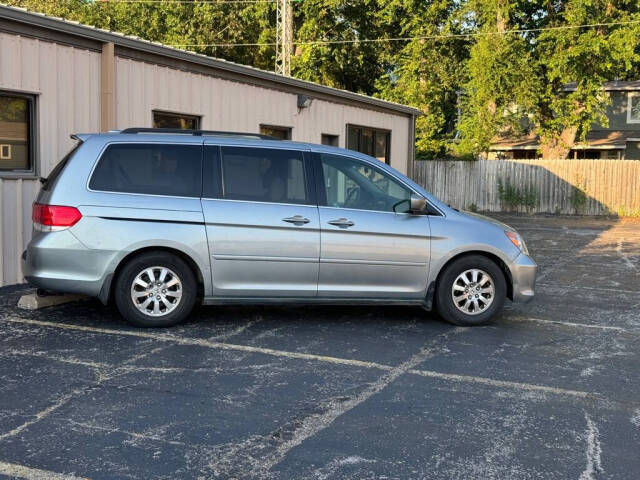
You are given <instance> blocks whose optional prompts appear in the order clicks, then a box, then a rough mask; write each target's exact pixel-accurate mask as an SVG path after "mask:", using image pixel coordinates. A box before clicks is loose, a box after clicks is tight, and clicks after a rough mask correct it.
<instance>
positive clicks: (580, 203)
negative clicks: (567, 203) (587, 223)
mask: <svg viewBox="0 0 640 480" xmlns="http://www.w3.org/2000/svg"><path fill="white" fill-rule="evenodd" d="M587 200H588V196H587V191H586V185H585V182H584V178H578V179H576V182H575V185H573V189H572V191H571V206H572V207H573V210H574V211H575V213H576V214H580V213H584V209H585V207H586V206H587Z"/></svg>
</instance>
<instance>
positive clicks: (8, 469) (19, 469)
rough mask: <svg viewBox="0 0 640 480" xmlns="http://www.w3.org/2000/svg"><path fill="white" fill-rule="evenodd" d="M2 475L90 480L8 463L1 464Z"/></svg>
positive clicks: (40, 479) (0, 472) (50, 479)
mask: <svg viewBox="0 0 640 480" xmlns="http://www.w3.org/2000/svg"><path fill="white" fill-rule="evenodd" d="M0 474H2V475H7V476H9V477H15V478H26V479H28V480H89V479H88V478H87V477H77V476H75V475H67V474H66V473H56V472H50V471H48V470H41V469H39V468H31V467H27V466H25V465H18V464H16V463H7V462H0Z"/></svg>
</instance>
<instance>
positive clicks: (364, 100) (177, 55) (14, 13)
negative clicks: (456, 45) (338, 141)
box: [0, 4, 422, 116]
mask: <svg viewBox="0 0 640 480" xmlns="http://www.w3.org/2000/svg"><path fill="white" fill-rule="evenodd" d="M0 17H3V18H6V19H9V20H13V21H15V22H19V23H24V24H27V25H34V26H37V27H41V28H45V29H50V30H54V31H62V32H64V33H67V34H70V35H74V36H77V37H82V38H87V39H91V40H97V41H100V42H107V43H113V44H114V45H118V46H122V47H126V48H130V49H132V50H139V51H142V52H147V53H152V54H155V55H160V56H164V57H168V58H174V59H178V60H183V61H186V62H190V63H194V64H199V65H205V66H208V67H212V68H216V69H219V70H222V71H225V72H229V73H234V74H237V75H240V76H246V77H248V78H255V79H260V80H267V81H272V82H274V83H279V84H282V85H287V86H292V87H296V88H299V89H303V90H307V91H308V92H309V93H314V92H315V93H319V94H323V95H327V96H332V97H335V98H336V99H344V100H349V101H351V102H356V103H361V104H363V105H372V106H375V107H377V108H379V109H383V110H388V111H391V112H399V113H402V114H405V115H415V116H418V115H422V112H421V111H420V110H418V109H417V108H414V107H410V106H408V105H402V104H400V103H394V102H389V101H387V100H381V99H379V98H375V97H370V96H368V95H363V94H359V93H354V92H350V91H348V90H341V89H338V88H333V87H327V86H325V85H321V84H318V83H314V82H310V81H307V80H301V79H298V78H294V77H287V76H284V75H280V74H277V73H275V72H269V71H266V70H260V69H258V68H254V67H250V66H248V65H241V64H239V63H233V62H229V61H226V60H221V59H217V58H214V57H209V56H206V55H202V54H199V53H195V52H190V51H188V50H182V49H179V48H175V47H170V46H167V45H163V44H161V43H158V42H151V41H149V40H144V39H142V38H138V37H133V36H128V35H124V34H120V33H116V32H111V31H108V30H103V29H100V28H96V27H92V26H89V25H84V24H81V23H78V22H73V21H70V20H65V19H62V18H57V17H50V16H48V15H44V14H42V13H37V12H32V11H29V10H25V9H22V8H17V7H11V6H8V5H4V4H0Z"/></svg>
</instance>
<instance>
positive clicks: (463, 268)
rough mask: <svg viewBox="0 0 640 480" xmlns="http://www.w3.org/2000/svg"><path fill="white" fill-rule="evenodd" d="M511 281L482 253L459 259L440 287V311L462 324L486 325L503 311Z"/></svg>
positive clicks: (449, 270) (437, 296) (444, 316)
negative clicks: (507, 281) (508, 281)
mask: <svg viewBox="0 0 640 480" xmlns="http://www.w3.org/2000/svg"><path fill="white" fill-rule="evenodd" d="M506 295H507V283H506V281H505V278H504V274H503V273H502V270H500V267H498V265H496V264H495V262H493V261H492V260H490V259H488V258H487V257H483V256H481V255H469V256H465V257H461V258H459V259H458V260H455V261H454V262H453V263H452V264H451V265H449V266H448V267H447V268H446V270H445V271H444V272H443V273H442V276H441V277H440V280H439V282H438V285H437V286H436V306H437V309H438V313H439V314H440V315H441V316H442V317H443V318H444V319H445V320H447V321H448V322H451V323H453V324H455V325H461V326H467V327H469V326H474V325H486V324H487V323H489V322H491V321H492V320H493V319H494V318H495V316H496V315H498V314H499V313H500V312H501V311H502V307H503V306H504V300H505V297H506Z"/></svg>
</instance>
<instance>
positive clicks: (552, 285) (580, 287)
mask: <svg viewBox="0 0 640 480" xmlns="http://www.w3.org/2000/svg"><path fill="white" fill-rule="evenodd" d="M547 273H549V272H547ZM540 278H542V277H538V280H540ZM536 285H537V286H539V287H545V288H560V289H563V288H566V289H569V290H593V291H596V292H600V291H605V292H615V293H630V294H632V295H638V294H640V290H624V289H622V288H605V287H587V286H584V285H562V284H555V283H538V282H536Z"/></svg>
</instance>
